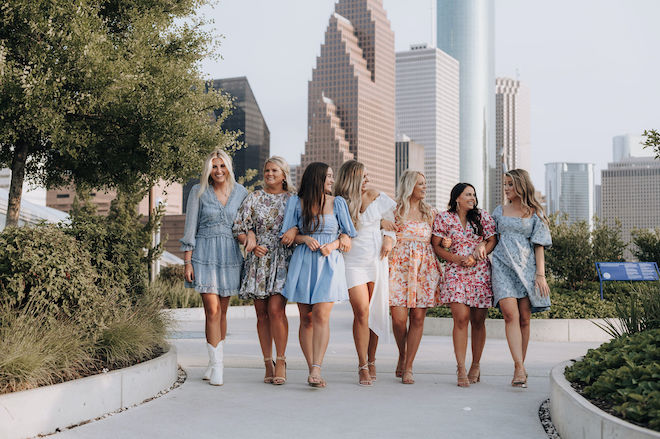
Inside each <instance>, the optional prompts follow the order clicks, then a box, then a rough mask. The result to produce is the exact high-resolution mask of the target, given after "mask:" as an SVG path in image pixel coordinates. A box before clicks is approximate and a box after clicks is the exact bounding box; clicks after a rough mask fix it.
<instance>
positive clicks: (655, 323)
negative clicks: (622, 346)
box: [596, 282, 660, 338]
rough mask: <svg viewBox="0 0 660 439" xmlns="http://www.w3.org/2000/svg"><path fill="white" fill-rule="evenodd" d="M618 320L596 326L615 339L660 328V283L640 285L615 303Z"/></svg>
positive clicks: (609, 320) (610, 320)
mask: <svg viewBox="0 0 660 439" xmlns="http://www.w3.org/2000/svg"><path fill="white" fill-rule="evenodd" d="M615 317H616V319H607V320H606V321H605V324H603V325H600V324H596V326H598V327H599V328H601V329H603V330H604V331H605V332H607V333H608V334H609V335H610V336H612V337H613V338H618V337H621V336H623V335H626V334H635V333H637V332H642V331H646V330H648V329H658V328H660V282H644V283H641V282H640V283H638V284H637V285H634V286H633V287H632V290H631V292H630V294H629V295H627V296H619V297H618V298H617V299H616V302H615Z"/></svg>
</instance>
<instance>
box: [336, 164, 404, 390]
mask: <svg viewBox="0 0 660 439" xmlns="http://www.w3.org/2000/svg"><path fill="white" fill-rule="evenodd" d="M368 183H369V174H368V173H367V169H366V168H365V167H364V165H363V164H362V163H360V162H358V161H355V160H349V161H347V162H344V164H343V165H342V166H341V168H339V172H338V173H337V180H336V182H335V196H340V197H343V198H344V199H345V200H346V203H347V204H348V211H349V213H350V215H351V220H352V221H353V224H354V225H355V228H356V229H357V233H358V235H357V236H356V237H355V238H353V240H352V242H351V249H350V251H348V252H347V253H345V254H344V262H345V264H346V283H347V286H348V296H349V300H350V302H351V307H352V308H353V315H354V317H353V340H354V341H355V349H356V350H357V354H358V375H359V377H358V384H359V385H361V386H371V385H373V381H375V380H376V348H377V347H378V338H379V337H382V336H384V335H387V334H388V331H389V313H388V303H389V281H388V278H389V268H388V256H389V254H390V252H391V251H392V244H393V242H394V232H386V231H385V232H383V231H381V229H380V221H381V220H382V219H387V220H389V221H392V220H394V216H393V214H392V211H393V209H394V207H395V206H396V203H395V202H394V200H392V199H391V198H390V197H388V196H387V195H385V194H384V193H382V192H377V191H375V190H372V189H368V188H367V184H368Z"/></svg>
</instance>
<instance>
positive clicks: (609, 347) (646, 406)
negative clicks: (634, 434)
mask: <svg viewBox="0 0 660 439" xmlns="http://www.w3.org/2000/svg"><path fill="white" fill-rule="evenodd" d="M565 376H566V379H568V380H569V381H570V382H572V383H574V384H576V385H577V386H578V387H579V388H581V389H582V394H583V395H584V396H585V397H587V398H589V399H591V400H592V401H594V402H595V403H596V404H597V405H599V406H600V407H601V408H605V409H610V410H611V411H612V412H613V413H614V414H616V415H617V416H619V417H621V418H623V419H626V420H627V421H630V422H633V423H635V424H639V425H641V426H644V427H648V428H651V429H653V430H656V431H660V380H658V377H660V329H652V330H648V331H644V332H639V333H636V334H633V335H625V336H622V337H620V338H618V339H615V340H613V341H611V342H609V343H605V344H603V345H601V346H600V347H599V348H597V349H590V350H589V351H588V352H587V355H585V356H584V359H583V360H581V361H578V362H576V363H575V364H574V365H572V366H571V367H568V368H567V369H566V372H565Z"/></svg>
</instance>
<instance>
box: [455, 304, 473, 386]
mask: <svg viewBox="0 0 660 439" xmlns="http://www.w3.org/2000/svg"><path fill="white" fill-rule="evenodd" d="M450 306H451V316H452V318H453V319H454V329H453V330H452V339H453V341H454V355H455V356H456V373H457V377H458V385H459V386H461V387H467V386H469V385H470V383H469V381H468V378H467V371H466V370H465V353H466V351H467V339H468V323H469V322H470V307H469V306H467V305H464V304H462V303H456V302H454V303H452V304H451V305H450Z"/></svg>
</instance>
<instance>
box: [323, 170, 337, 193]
mask: <svg viewBox="0 0 660 439" xmlns="http://www.w3.org/2000/svg"><path fill="white" fill-rule="evenodd" d="M333 184H335V177H334V175H333V173H332V168H328V172H327V174H325V183H323V191H324V192H325V193H326V194H328V195H331V194H332V185H333Z"/></svg>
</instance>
